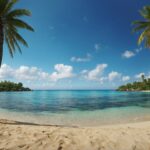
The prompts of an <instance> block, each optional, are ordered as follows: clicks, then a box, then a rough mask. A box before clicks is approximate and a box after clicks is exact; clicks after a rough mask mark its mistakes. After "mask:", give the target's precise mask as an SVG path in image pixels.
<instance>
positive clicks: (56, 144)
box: [0, 119, 150, 150]
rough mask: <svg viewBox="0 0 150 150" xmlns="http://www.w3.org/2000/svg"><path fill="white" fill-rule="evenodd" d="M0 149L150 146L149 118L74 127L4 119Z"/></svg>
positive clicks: (148, 149)
mask: <svg viewBox="0 0 150 150" xmlns="http://www.w3.org/2000/svg"><path fill="white" fill-rule="evenodd" d="M0 149H1V150H4V149H7V150H18V149H21V150H26V149H28V150H150V122H140V123H130V124H121V125H107V126H99V127H76V126H72V127H71V126H50V125H45V126H44V125H37V124H28V123H22V122H15V121H8V120H3V119H1V120H0Z"/></svg>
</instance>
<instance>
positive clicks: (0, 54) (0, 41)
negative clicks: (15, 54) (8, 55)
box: [0, 19, 4, 67]
mask: <svg viewBox="0 0 150 150" xmlns="http://www.w3.org/2000/svg"><path fill="white" fill-rule="evenodd" d="M3 43H4V33H3V24H2V21H1V19H0V67H1V64H2V58H3Z"/></svg>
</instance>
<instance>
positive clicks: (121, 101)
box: [0, 90, 150, 126]
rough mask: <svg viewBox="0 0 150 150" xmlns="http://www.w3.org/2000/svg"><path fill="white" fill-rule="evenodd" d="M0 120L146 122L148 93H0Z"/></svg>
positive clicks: (149, 115)
mask: <svg viewBox="0 0 150 150" xmlns="http://www.w3.org/2000/svg"><path fill="white" fill-rule="evenodd" d="M0 118H5V119H12V120H18V121H25V122H34V123H42V124H61V125H64V124H65V125H87V126H93V125H100V124H111V123H124V122H134V121H141V120H150V93H143V92H116V91H106V90H104V91H80V90H78V91H77V90H76V91H32V92H2V93H0Z"/></svg>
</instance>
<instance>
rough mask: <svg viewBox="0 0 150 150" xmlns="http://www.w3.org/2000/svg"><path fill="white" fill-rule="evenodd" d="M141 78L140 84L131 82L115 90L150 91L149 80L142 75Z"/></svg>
mask: <svg viewBox="0 0 150 150" xmlns="http://www.w3.org/2000/svg"><path fill="white" fill-rule="evenodd" d="M141 78H142V81H141V82H133V83H128V84H126V85H122V86H120V87H119V88H118V89H117V91H150V78H147V79H146V78H145V76H144V75H142V76H141Z"/></svg>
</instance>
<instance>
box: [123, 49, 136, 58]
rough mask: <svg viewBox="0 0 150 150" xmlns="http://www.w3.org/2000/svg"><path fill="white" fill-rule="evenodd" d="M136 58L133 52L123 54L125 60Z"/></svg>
mask: <svg viewBox="0 0 150 150" xmlns="http://www.w3.org/2000/svg"><path fill="white" fill-rule="evenodd" d="M134 56H135V53H134V52H132V51H128V50H127V51H125V52H124V53H123V54H122V57H124V58H131V57H134Z"/></svg>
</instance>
